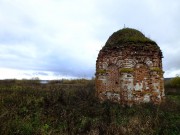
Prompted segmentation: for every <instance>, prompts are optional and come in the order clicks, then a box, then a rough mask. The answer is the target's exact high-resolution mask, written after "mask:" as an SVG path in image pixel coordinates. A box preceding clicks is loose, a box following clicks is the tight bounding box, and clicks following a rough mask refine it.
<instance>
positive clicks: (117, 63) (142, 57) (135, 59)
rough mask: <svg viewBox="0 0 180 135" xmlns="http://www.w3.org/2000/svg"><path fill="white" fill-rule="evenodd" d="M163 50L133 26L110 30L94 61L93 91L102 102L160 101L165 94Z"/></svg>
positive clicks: (130, 103)
mask: <svg viewBox="0 0 180 135" xmlns="http://www.w3.org/2000/svg"><path fill="white" fill-rule="evenodd" d="M162 57H163V56H162V52H161V50H160V48H159V47H158V45H157V44H156V43H155V42H154V41H152V40H150V39H149V38H147V37H145V36H144V35H143V34H142V33H141V32H139V31H138V30H135V29H130V28H124V29H121V30H119V31H117V32H115V33H113V34H112V35H111V36H110V37H109V39H108V40H107V42H106V44H105V46H104V47H103V48H102V49H101V50H100V52H99V55H98V58H97V61H96V92H97V96H98V97H99V99H100V100H101V101H104V100H107V99H109V100H111V101H114V102H118V103H120V104H128V105H132V104H134V103H135V104H136V103H142V102H154V103H160V102H161V101H162V99H163V97H164V96H165V95H164V82H163V80H164V79H163V70H162Z"/></svg>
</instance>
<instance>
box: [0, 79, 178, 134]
mask: <svg viewBox="0 0 180 135" xmlns="http://www.w3.org/2000/svg"><path fill="white" fill-rule="evenodd" d="M176 80H177V79H176ZM178 83H179V85H174V84H173V81H172V80H170V81H168V82H167V83H166V85H165V86H166V88H167V89H168V90H167V91H166V100H165V101H164V102H163V103H162V104H160V105H153V104H151V103H148V104H141V105H134V106H132V107H128V106H126V107H122V106H120V105H118V104H116V103H111V102H110V101H107V102H104V103H100V102H99V101H98V100H97V98H96V97H95V86H94V80H85V79H79V80H58V81H51V82H49V83H47V84H41V83H40V82H39V80H21V81H20V80H3V81H0V135H78V134H79V135H179V134H180V94H179V86H180V81H179V82H178V81H177V82H176V83H175V84H178Z"/></svg>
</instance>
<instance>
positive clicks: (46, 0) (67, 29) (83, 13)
mask: <svg viewBox="0 0 180 135" xmlns="http://www.w3.org/2000/svg"><path fill="white" fill-rule="evenodd" d="M179 10H180V2H179V1H178V0H173V1H171V2H170V1H168V0H159V1H156V0H147V1H143V0H140V1H139V0H135V1H130V0H127V1H122V0H120V1H119V0H106V1H103V0H99V1H96V0H86V1H84V0H76V1H74V0H25V1H24V0H13V1H12V0H1V1H0V47H1V50H0V61H1V63H0V67H1V68H7V69H8V68H11V69H15V70H23V71H26V70H27V72H29V70H32V72H36V71H38V72H40V71H43V72H51V73H53V72H54V73H58V74H61V75H66V76H67V75H69V76H79V77H82V76H88V77H91V76H93V75H94V71H95V62H96V58H97V55H98V50H100V48H101V47H102V46H103V45H104V44H105V42H106V40H107V39H108V37H109V36H110V35H111V34H112V33H113V32H114V31H117V30H118V29H121V28H122V27H123V26H124V24H126V26H127V27H133V28H136V29H139V30H140V31H142V32H143V33H144V34H145V35H146V36H148V37H150V38H152V39H153V40H155V41H156V42H157V43H158V44H159V46H160V47H161V48H162V50H163V54H164V56H165V58H164V60H163V61H164V64H163V65H164V69H165V70H167V72H168V73H167V74H165V76H167V77H168V76H169V75H170V74H171V73H172V72H174V71H175V69H176V70H179V65H178V64H180V62H179V63H178V60H176V64H174V62H173V61H174V59H175V58H177V57H178V56H179V54H178V51H174V48H176V49H175V50H179V49H180V47H179V38H178V37H179V34H180V33H179V31H180V26H179V21H180V17H179V12H180V11H179ZM171 47H173V48H171ZM169 56H173V59H172V58H171V57H169ZM173 68H174V70H172V69H173ZM0 72H2V71H0ZM12 76H13V74H12ZM4 77H5V76H4ZM7 77H9V76H7ZM16 77H17V76H16ZM5 78H6V77H5Z"/></svg>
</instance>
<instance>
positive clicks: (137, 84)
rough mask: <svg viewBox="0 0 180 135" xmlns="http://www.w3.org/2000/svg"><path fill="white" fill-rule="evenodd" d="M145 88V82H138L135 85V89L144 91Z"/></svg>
mask: <svg viewBox="0 0 180 135" xmlns="http://www.w3.org/2000/svg"><path fill="white" fill-rule="evenodd" d="M142 88H143V83H142V82H141V83H136V85H135V86H134V89H135V91H142Z"/></svg>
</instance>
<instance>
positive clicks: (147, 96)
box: [143, 94, 150, 103]
mask: <svg viewBox="0 0 180 135" xmlns="http://www.w3.org/2000/svg"><path fill="white" fill-rule="evenodd" d="M143 101H144V102H145V103H148V102H150V95H148V94H146V95H144V100H143Z"/></svg>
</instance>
